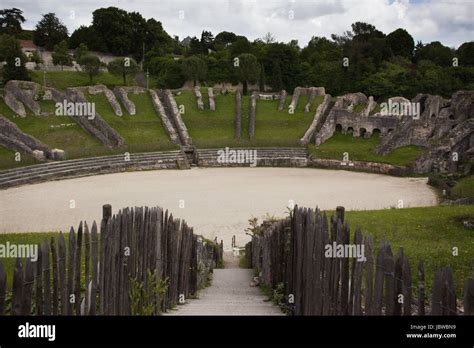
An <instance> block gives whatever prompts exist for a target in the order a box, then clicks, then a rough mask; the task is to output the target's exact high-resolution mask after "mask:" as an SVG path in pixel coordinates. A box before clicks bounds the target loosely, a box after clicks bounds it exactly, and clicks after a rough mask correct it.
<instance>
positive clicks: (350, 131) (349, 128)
mask: <svg viewBox="0 0 474 348" xmlns="http://www.w3.org/2000/svg"><path fill="white" fill-rule="evenodd" d="M346 134H354V128H352V127H347V131H346Z"/></svg>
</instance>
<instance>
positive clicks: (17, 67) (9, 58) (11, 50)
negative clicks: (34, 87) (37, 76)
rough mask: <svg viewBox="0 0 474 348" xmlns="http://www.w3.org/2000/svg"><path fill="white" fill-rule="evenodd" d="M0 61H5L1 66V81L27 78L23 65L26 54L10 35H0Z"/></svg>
mask: <svg viewBox="0 0 474 348" xmlns="http://www.w3.org/2000/svg"><path fill="white" fill-rule="evenodd" d="M0 61H6V64H5V65H4V67H3V70H2V72H3V82H6V81H9V80H29V79H30V78H29V76H28V71H27V70H26V67H25V62H26V61H27V58H26V56H25V55H24V54H23V52H22V51H21V47H20V43H19V42H18V40H17V39H15V37H13V36H12V35H6V34H5V35H0Z"/></svg>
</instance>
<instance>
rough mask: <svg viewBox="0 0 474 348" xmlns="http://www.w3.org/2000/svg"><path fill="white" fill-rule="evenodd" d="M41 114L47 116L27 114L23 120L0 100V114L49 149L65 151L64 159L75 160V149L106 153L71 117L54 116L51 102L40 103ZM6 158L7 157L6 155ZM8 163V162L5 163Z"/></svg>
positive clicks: (53, 107)
mask: <svg viewBox="0 0 474 348" xmlns="http://www.w3.org/2000/svg"><path fill="white" fill-rule="evenodd" d="M40 105H41V112H42V113H43V112H44V113H47V114H48V115H47V116H34V115H33V114H32V113H31V112H27V116H26V117H24V118H21V117H18V116H16V115H15V113H14V112H13V111H12V110H10V108H8V106H7V105H6V104H5V102H4V101H3V100H0V114H1V115H3V116H5V117H7V118H8V119H10V121H12V122H14V123H15V124H16V125H17V126H18V127H19V128H20V129H21V130H22V131H24V132H25V133H27V134H29V135H31V136H33V137H35V138H37V139H38V140H40V141H41V142H43V143H44V144H46V145H48V146H49V147H50V148H52V149H54V148H59V149H62V150H64V151H66V158H68V159H70V158H75V157H76V156H74V152H75V151H76V150H77V149H83V148H95V149H97V150H98V153H100V150H104V151H106V148H105V147H103V146H102V144H101V143H100V142H99V141H98V140H96V139H94V138H93V137H92V136H91V135H89V134H88V133H87V132H86V131H84V130H83V129H82V128H81V126H79V124H77V123H76V122H75V120H74V119H73V118H71V117H65V116H56V115H55V114H54V111H55V106H54V102H52V101H41V102H40ZM7 156H9V155H8V154H7ZM7 162H8V161H7Z"/></svg>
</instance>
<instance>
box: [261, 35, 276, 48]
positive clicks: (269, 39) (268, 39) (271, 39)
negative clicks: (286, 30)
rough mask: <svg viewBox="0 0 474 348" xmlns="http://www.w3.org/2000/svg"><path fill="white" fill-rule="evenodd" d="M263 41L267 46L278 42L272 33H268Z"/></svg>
mask: <svg viewBox="0 0 474 348" xmlns="http://www.w3.org/2000/svg"><path fill="white" fill-rule="evenodd" d="M262 41H263V42H264V43H266V44H267V45H268V44H271V43H274V42H275V41H276V39H275V35H273V34H272V33H270V32H268V33H266V34H265V35H264V36H263V37H262Z"/></svg>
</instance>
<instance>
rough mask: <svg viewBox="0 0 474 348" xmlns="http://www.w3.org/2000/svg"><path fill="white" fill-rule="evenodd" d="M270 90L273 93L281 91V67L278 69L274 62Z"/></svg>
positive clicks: (277, 64) (277, 63) (278, 66)
mask: <svg viewBox="0 0 474 348" xmlns="http://www.w3.org/2000/svg"><path fill="white" fill-rule="evenodd" d="M272 88H273V90H275V91H281V90H282V89H283V81H282V78H281V67H280V63H279V62H276V63H275V64H273V71H272Z"/></svg>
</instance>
